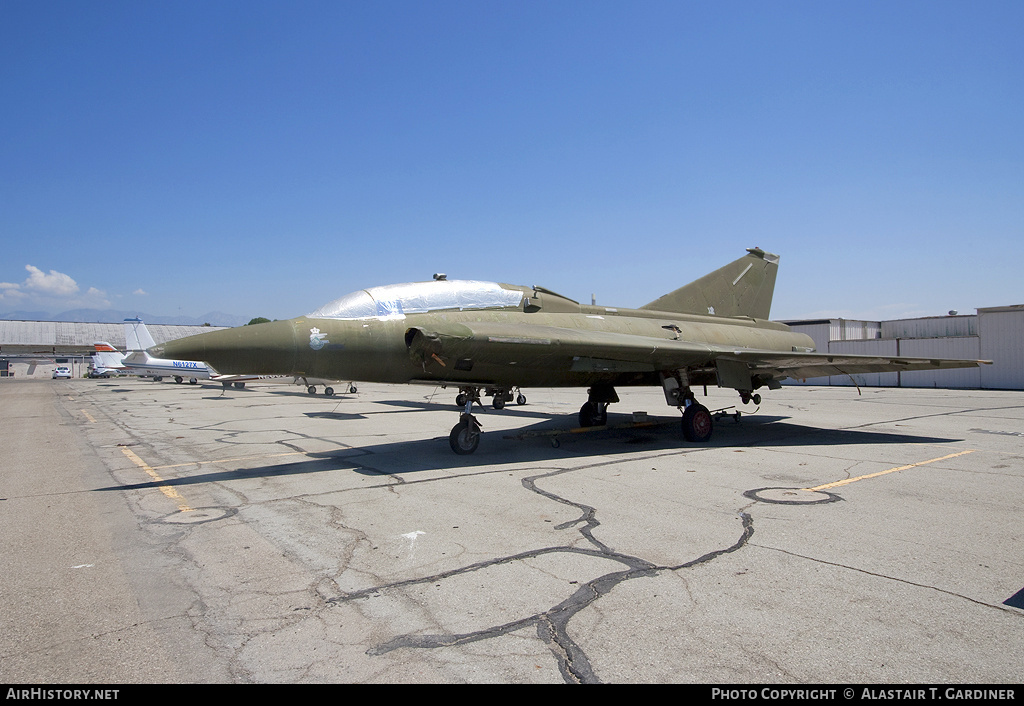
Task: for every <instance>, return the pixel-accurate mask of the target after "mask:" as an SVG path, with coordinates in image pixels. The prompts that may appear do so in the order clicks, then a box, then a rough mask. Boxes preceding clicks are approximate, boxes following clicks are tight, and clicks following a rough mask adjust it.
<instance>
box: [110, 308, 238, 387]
mask: <svg viewBox="0 0 1024 706" xmlns="http://www.w3.org/2000/svg"><path fill="white" fill-rule="evenodd" d="M124 340H125V349H126V350H127V354H126V355H125V357H124V361H123V363H122V365H123V366H124V367H125V369H126V370H127V372H129V373H132V374H134V375H139V376H141V377H152V378H153V380H154V381H156V382H159V381H160V380H162V379H163V378H164V376H165V375H168V376H173V377H174V381H175V382H179V383H180V382H183V381H184V380H185V378H188V381H189V383H191V384H192V385H195V384H196V383H197V382H199V380H209V379H211V378H212V377H213V375H214V374H215V373H211V372H210V366H208V365H207V364H206V363H202V362H199V361H195V360H171V359H169V358H154V357H153V356H151V355H150V354H149V351H147V350H146V349H147V348H152V347H153V346H155V345H156V341H154V340H153V336H152V335H151V334H150V333H149V329H147V328H146V324H144V323H142V319H125V320H124ZM232 377H238V376H232Z"/></svg>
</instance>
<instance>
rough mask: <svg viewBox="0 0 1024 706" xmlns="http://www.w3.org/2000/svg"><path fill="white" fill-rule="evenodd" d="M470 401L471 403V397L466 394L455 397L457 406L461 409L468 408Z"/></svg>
mask: <svg viewBox="0 0 1024 706" xmlns="http://www.w3.org/2000/svg"><path fill="white" fill-rule="evenodd" d="M468 401H469V396H468V395H465V394H463V393H461V392H460V393H459V394H457V395H455V406H456V407H460V408H461V407H465V406H466V402H468Z"/></svg>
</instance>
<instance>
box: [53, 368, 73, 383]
mask: <svg viewBox="0 0 1024 706" xmlns="http://www.w3.org/2000/svg"><path fill="white" fill-rule="evenodd" d="M57 378H67V379H68V380H70V379H71V368H68V367H66V366H63V365H59V366H57V367H56V368H54V369H53V379H54V380H56V379H57Z"/></svg>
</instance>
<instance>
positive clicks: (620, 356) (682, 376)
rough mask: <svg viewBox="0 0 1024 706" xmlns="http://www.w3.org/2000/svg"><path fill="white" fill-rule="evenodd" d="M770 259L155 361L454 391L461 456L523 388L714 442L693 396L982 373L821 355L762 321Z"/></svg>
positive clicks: (403, 307)
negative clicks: (626, 300)
mask: <svg viewBox="0 0 1024 706" xmlns="http://www.w3.org/2000/svg"><path fill="white" fill-rule="evenodd" d="M778 263H779V258H778V256H776V255H772V254H771V253H767V252H765V251H763V250H761V249H759V248H751V249H748V250H747V254H746V255H744V256H743V257H741V258H739V259H738V260H736V261H734V262H731V263H729V264H728V265H726V266H725V267H722V268H720V269H718V270H715V271H714V272H712V273H711V274H708V275H705V276H704V277H701V278H700V279H698V280H696V281H695V282H692V283H691V284H688V285H686V286H684V287H681V288H679V289H677V290H675V291H674V292H672V293H670V294H666V295H665V296H663V297H661V298H659V299H656V300H654V301H653V302H651V303H650V304H647V305H645V306H642V307H640V308H639V309H622V308H612V307H605V306H593V305H592V306H586V305H583V304H580V303H579V302H576V301H573V300H572V299H569V298H568V297H564V296H561V295H560V294H556V293H554V292H552V291H550V290H548V289H544V288H542V287H523V286H515V285H508V284H498V283H494V282H481V281H466V280H448V279H447V278H446V277H445V276H444V275H434V280H433V281H430V282H414V283H408V284H396V285H389V286H383V287H372V288H370V289H364V290H360V291H357V292H354V293H352V294H349V295H347V296H344V297H342V298H341V299H337V300H335V301H333V302H331V303H329V304H327V305H325V306H323V307H321V308H320V309H317V310H316V311H314V312H313V313H311V314H308V315H307V316H300V317H298V318H295V319H289V320H287V321H275V322H271V323H262V324H256V325H253V326H242V327H238V328H232V329H225V330H220V331H213V332H210V333H203V334H199V335H196V336H190V337H188V338H182V339H178V340H176V341H169V342H167V343H165V344H163V345H162V346H156V347H154V348H152V349H150V351H151V352H152V353H153V354H154V355H157V356H158V357H167V358H175V359H182V360H194V361H204V362H206V363H207V364H208V365H210V366H211V367H212V368H214V369H215V370H216V371H217V372H218V373H220V374H258V375H295V376H305V377H316V378H327V379H334V380H359V381H366V382H382V383H433V384H438V385H442V386H452V387H457V388H458V389H459V394H458V396H457V398H456V403H457V404H458V405H459V406H460V408H461V410H462V411H461V415H460V418H459V423H458V424H456V425H455V427H454V428H453V429H452V431H451V434H450V436H449V440H450V443H451V447H452V449H453V450H454V451H455V452H456V453H459V454H468V453H472V452H473V451H475V450H476V448H477V445H478V444H479V442H480V433H481V425H480V423H479V422H478V421H477V419H476V417H474V416H473V414H472V407H473V404H474V403H477V404H480V393H481V390H483V391H484V394H485V395H486V396H493V398H494V400H493V405H494V407H495V408H498V409H500V408H502V407H504V405H505V403H506V402H510V401H512V399H513V396H514V393H515V397H516V399H517V401H518V402H519V403H520V404H523V403H525V401H526V398H525V397H524V395H523V393H522V391H521V389H522V388H531V387H585V388H588V390H587V393H588V394H587V402H586V403H585V404H584V405H583V407H582V409H581V410H580V413H579V424H580V426H581V427H594V426H603V425H604V424H606V420H607V414H608V412H607V409H608V405H609V404H611V403H614V402H618V400H619V398H618V395H617V394H616V392H615V388H616V387H623V386H637V385H650V386H657V387H660V388H662V390H663V391H664V394H665V400H666V401H667V402H668V404H669V405H671V406H674V407H678V408H679V410H680V411H681V412H682V427H683V429H682V431H683V436H684V437H685V439H686V440H688V441H695V442H704V441H707V440H708V439H710V438H711V432H712V426H713V417H712V414H711V412H710V411H709V410H708V409H707V408H706V407H705V406H704V405H701V404H700V403H698V402H697V401H696V399H695V396H694V394H693V389H694V387H698V386H707V385H718V386H720V387H728V388H733V389H735V390H737V391H738V392H739V395H740V399H741V400H742V402H743V403H744V404H747V403H749V402H753V403H755V404H760V395H758V394H755V392H754V391H755V390H758V389H760V388H763V387H765V388H768V389H769V390H772V389H778V388H779V387H780V382H781V381H782V380H783V379H785V378H808V377H817V376H823V375H835V374H844V375H849V374H854V373H868V372H884V371H895V370H899V371H907V370H925V369H937V368H963V367H973V366H977V365H979V364H980V363H983V362H988V361H978V360H940V359H928V358H904V357H883V356H864V355H830V354H823V353H816V352H815V351H814V342H813V341H812V340H811V338H810V337H809V336H807V335H805V334H802V333H794V332H793V331H791V330H790V329H789V327H788V326H786V325H785V324H781V323H776V322H772V321H768V320H767V319H768V315H769V309H770V308H771V302H772V293H773V291H774V288H775V276H776V273H777V271H778Z"/></svg>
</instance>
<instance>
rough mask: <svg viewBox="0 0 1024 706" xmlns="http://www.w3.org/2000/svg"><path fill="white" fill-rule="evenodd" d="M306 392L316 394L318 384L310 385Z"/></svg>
mask: <svg viewBox="0 0 1024 706" xmlns="http://www.w3.org/2000/svg"><path fill="white" fill-rule="evenodd" d="M306 392H308V393H309V394H311V395H315V394H316V385H310V386H309V387H307V388H306Z"/></svg>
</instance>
